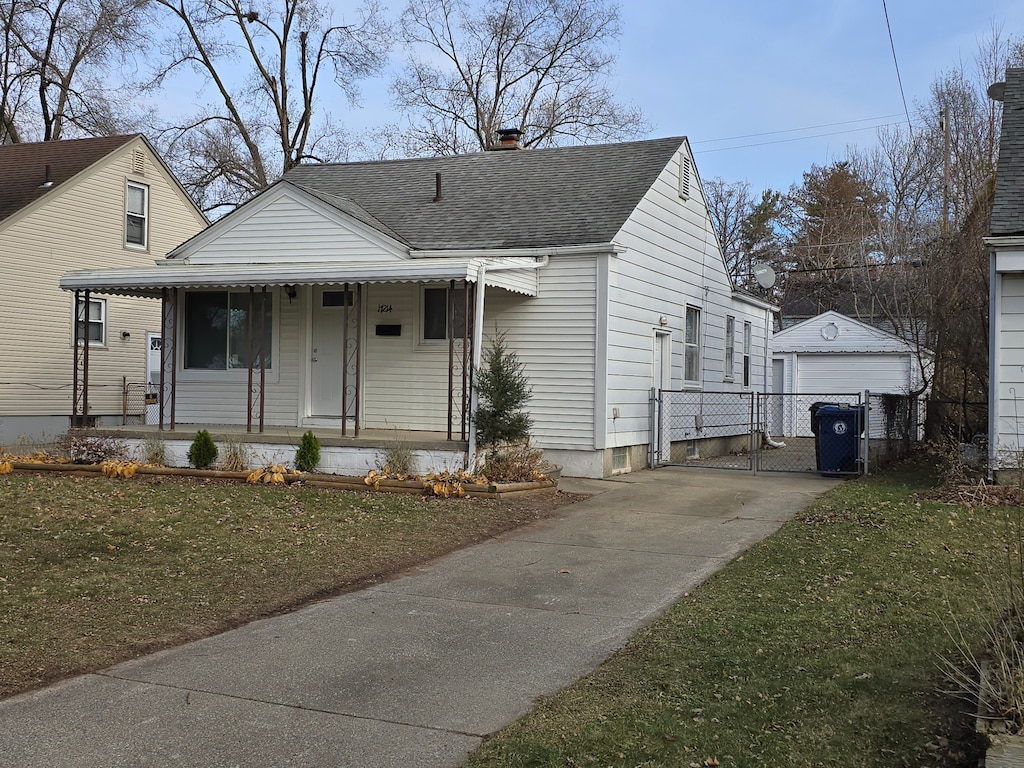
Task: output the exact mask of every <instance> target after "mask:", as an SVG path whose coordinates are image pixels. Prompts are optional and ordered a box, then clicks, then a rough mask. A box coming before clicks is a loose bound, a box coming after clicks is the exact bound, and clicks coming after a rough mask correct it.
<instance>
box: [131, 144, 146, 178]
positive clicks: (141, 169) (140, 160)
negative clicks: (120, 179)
mask: <svg viewBox="0 0 1024 768" xmlns="http://www.w3.org/2000/svg"><path fill="white" fill-rule="evenodd" d="M145 172H146V155H145V153H144V152H143V151H142V150H141V149H136V150H135V151H134V152H132V173H137V174H139V175H140V176H141V175H143V174H144V173H145Z"/></svg>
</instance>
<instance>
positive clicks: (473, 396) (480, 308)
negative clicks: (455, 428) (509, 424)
mask: <svg viewBox="0 0 1024 768" xmlns="http://www.w3.org/2000/svg"><path fill="white" fill-rule="evenodd" d="M485 293H487V265H486V264H481V265H480V270H479V271H478V272H477V275H476V306H475V307H474V310H475V311H474V314H473V377H472V381H473V386H472V387H471V388H470V390H469V392H470V394H469V448H468V449H467V454H468V455H467V456H466V468H467V469H468V470H470V471H471V472H472V471H475V470H476V450H477V449H476V407H477V393H476V382H477V379H478V377H479V375H480V358H481V350H482V349H483V341H484V294H485Z"/></svg>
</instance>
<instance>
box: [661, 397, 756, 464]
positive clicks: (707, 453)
mask: <svg viewBox="0 0 1024 768" xmlns="http://www.w3.org/2000/svg"><path fill="white" fill-rule="evenodd" d="M755 407H756V397H755V394H754V393H753V392H691V391H686V390H667V389H662V390H651V434H652V436H653V438H654V439H653V440H651V453H652V456H651V466H652V467H658V466H668V465H677V466H700V467H714V468H716V469H745V470H748V471H749V470H752V469H753V468H754V464H753V461H754V442H753V435H754V433H753V430H752V428H751V425H752V424H753V423H754V420H755V415H756V414H755Z"/></svg>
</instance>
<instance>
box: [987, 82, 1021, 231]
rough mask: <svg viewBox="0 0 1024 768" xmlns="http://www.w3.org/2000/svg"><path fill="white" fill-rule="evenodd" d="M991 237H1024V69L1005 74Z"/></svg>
mask: <svg viewBox="0 0 1024 768" xmlns="http://www.w3.org/2000/svg"><path fill="white" fill-rule="evenodd" d="M991 233H992V234H993V235H994V236H1011V235H1021V234H1024V69H1016V68H1011V69H1007V70H1006V88H1005V90H1004V92H1003V125H1002V132H1001V134H1000V137H999V162H998V166H997V169H996V192H995V198H994V200H993V203H992V224H991Z"/></svg>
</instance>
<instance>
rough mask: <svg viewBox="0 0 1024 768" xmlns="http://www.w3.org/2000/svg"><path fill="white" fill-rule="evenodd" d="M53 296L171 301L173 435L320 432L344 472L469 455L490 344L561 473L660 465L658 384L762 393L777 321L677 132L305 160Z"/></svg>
mask: <svg viewBox="0 0 1024 768" xmlns="http://www.w3.org/2000/svg"><path fill="white" fill-rule="evenodd" d="M61 284H62V286H63V287H64V288H65V289H67V290H69V291H76V292H79V293H81V292H82V291H85V290H91V291H92V292H93V293H94V294H100V293H102V294H105V295H106V294H126V295H128V294H130V295H136V296H149V297H153V298H159V299H161V300H162V304H163V306H164V307H165V312H164V317H165V328H167V329H168V331H167V332H166V333H165V338H167V339H171V340H173V343H172V344H165V345H164V352H165V360H164V378H163V381H164V392H165V398H164V400H163V401H162V404H163V412H164V417H165V421H166V422H168V423H169V424H170V426H171V427H172V428H177V427H183V426H184V425H189V427H188V431H186V432H185V434H183V435H181V437H182V438H188V439H191V436H192V434H194V431H195V429H196V427H197V426H200V425H203V426H211V427H213V428H215V429H220V430H221V432H226V431H228V429H229V428H230V429H233V430H235V431H236V433H237V431H238V430H239V428H240V427H241V428H242V429H245V430H252V431H253V432H263V431H264V430H265V429H266V430H267V435H270V436H267V435H261V436H260V437H261V442H262V444H263V446H264V447H263V448H262V451H263V455H269V454H268V452H272V446H271V445H270V444H271V443H273V434H272V433H274V432H275V430H276V433H277V434H278V435H280V436H284V437H285V438H286V439H281V437H279V438H278V442H279V443H281V446H280V447H281V450H282V452H285V451H286V450H287V446H288V444H289V443H291V445H292V446H294V441H295V440H296V439H297V436H298V434H299V433H300V432H301V431H302V430H305V429H313V430H314V431H315V432H316V434H317V436H318V438H320V441H321V444H322V446H323V447H324V450H323V452H322V456H323V457H324V458H323V466H324V468H326V469H332V470H334V471H341V468H342V467H346V466H351V464H346V463H345V461H347V459H343V458H342V457H341V456H340V454H341V453H343V452H344V451H349V452H352V451H356V450H358V449H359V448H360V446H362V450H363V451H364V453H363V457H362V458H361V459H358V461H361V462H362V469H363V471H365V468H366V466H372V465H373V461H374V453H375V449H374V447H373V446H374V443H373V442H372V441H373V440H376V441H378V442H377V443H376V445H377V446H379V445H381V442H379V441H381V440H382V439H386V437H387V435H388V433H389V432H394V431H396V430H401V431H402V432H401V435H402V436H403V437H404V438H405V439H410V440H415V439H416V438H417V436H420V437H426V436H429V435H433V436H435V438H437V439H440V440H441V441H442V442H445V443H447V444H448V445H449V446H450V447H451V448H453V449H455V450H458V451H461V452H462V453H463V454H464V453H465V452H466V451H467V450H468V451H470V453H472V451H473V446H474V435H473V431H472V426H471V424H469V423H467V422H468V420H467V418H466V416H467V414H468V413H471V412H472V397H473V396H472V392H471V387H470V385H471V381H470V378H471V377H470V375H469V372H470V371H471V370H472V368H473V365H474V361H475V360H478V359H479V356H480V354H481V352H482V350H483V349H484V348H485V347H486V346H487V343H488V342H487V340H488V338H490V337H492V336H493V335H494V334H495V333H504V334H505V335H506V339H507V343H508V346H509V347H510V348H511V349H512V350H513V351H514V352H516V354H517V355H518V357H519V360H520V361H521V362H522V363H523V364H524V366H525V373H526V375H527V377H528V378H529V381H530V384H531V386H532V399H531V401H530V406H529V411H530V415H531V417H532V419H533V423H534V428H533V435H532V441H533V444H534V445H535V446H537V447H540V448H543V449H544V451H545V456H546V457H547V458H548V459H550V460H551V461H553V462H555V463H557V464H560V465H562V466H564V468H565V472H566V473H567V474H573V475H582V476H591V477H602V476H605V475H609V474H612V473H613V472H619V471H629V470H630V469H637V468H640V467H643V466H646V465H647V462H648V455H649V444H650V442H651V434H652V416H651V392H652V389H687V390H692V391H700V390H702V389H707V390H728V391H735V392H743V391H750V390H752V388H754V387H763V386H764V384H765V373H766V369H765V351H766V350H767V344H766V338H765V333H766V330H767V328H768V317H769V314H768V313H769V311H770V309H771V306H770V305H769V304H768V303H767V302H765V301H763V300H761V299H758V298H756V297H752V296H750V295H747V294H743V293H741V292H739V291H737V290H735V289H734V287H733V285H732V284H731V282H730V279H729V276H728V273H727V271H726V269H725V265H724V262H723V259H722V255H721V251H720V248H719V246H718V243H717V241H716V238H715V235H714V233H713V230H712V227H711V224H710V221H709V218H708V214H707V209H706V205H705V200H704V197H703V194H702V191H701V188H700V183H699V180H698V177H697V175H696V170H695V168H694V166H693V158H692V155H691V153H690V147H689V144H688V142H687V141H686V139H684V138H669V139H659V140H653V141H638V142H630V143H623V144H608V145H596V146H575V147H561V148H552V149H537V150H519V148H518V145H517V144H512V145H511V149H510V150H508V151H491V152H481V153H476V154H469V155H460V156H455V157H440V158H425V159H413V160H398V161H387V162H367V163H349V164H340V165H303V166H299V167H298V168H296V169H294V170H292V171H290V172H289V173H288V174H286V175H285V176H284V178H283V179H282V180H281V181H279V182H277V183H276V184H274V185H272V186H271V187H269V188H268V189H267V190H265V191H264V192H263V193H261V194H260V195H259V196H257V197H256V198H255V199H253V200H251V201H250V202H248V203H247V204H245V205H244V206H242V207H241V208H239V209H237V210H235V211H234V212H232V213H230V214H228V215H227V216H225V217H224V218H222V219H220V220H219V221H217V222H216V223H214V224H213V225H212V226H211V227H210V228H209V229H207V230H206V231H205V232H202V233H201V234H199V235H198V236H196V237H194V238H192V239H191V240H189V241H187V242H185V243H184V244H182V245H180V246H178V247H177V248H175V249H174V250H173V251H172V252H171V253H170V255H169V257H168V258H167V259H166V260H163V261H161V262H160V263H159V264H158V265H156V266H150V267H141V266H140V267H139V268H137V269H123V270H102V271H87V272H71V273H69V274H67V275H65V276H64V278H63V280H62V283H61ZM484 286H485V288H483V287H484ZM482 288H483V289H482ZM154 303H155V302H154ZM478 318H482V322H481V321H480V320H479V319H478ZM261 327H262V329H263V330H262V332H261V330H260V328H261ZM171 328H173V332H172V331H171V330H170V329H171ZM726 339H729V345H730V346H731V349H729V350H728V351H727V350H726V347H727V344H726ZM225 425H228V426H227V427H226V426H225ZM742 429H745V430H746V431H749V427H742V428H741V430H742ZM744 433H745V432H744ZM170 436H171V435H168V434H167V433H165V437H170ZM355 436H358V437H355ZM434 445H435V447H436V443H435V444H434ZM378 450H379V449H378ZM280 455H281V456H282V457H283V458H285V459H286V460H287V459H288V458H290V457H288V456H287V455H286V453H282V454H280ZM358 468H359V467H358V466H357V467H356V469H358Z"/></svg>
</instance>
